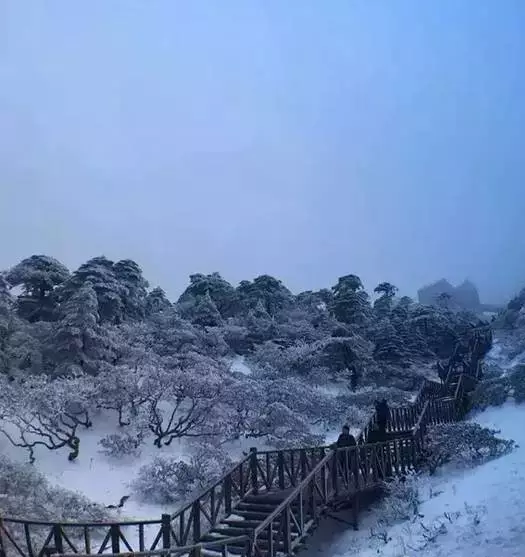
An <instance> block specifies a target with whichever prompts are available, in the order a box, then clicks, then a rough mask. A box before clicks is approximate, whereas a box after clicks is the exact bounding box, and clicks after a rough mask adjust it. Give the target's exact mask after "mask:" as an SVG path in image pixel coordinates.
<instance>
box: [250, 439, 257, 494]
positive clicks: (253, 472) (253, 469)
mask: <svg viewBox="0 0 525 557" xmlns="http://www.w3.org/2000/svg"><path fill="white" fill-rule="evenodd" d="M257 476H258V474H257V447H251V448H250V481H251V484H252V492H253V493H254V495H257V493H258V492H259V485H258V482H257Z"/></svg>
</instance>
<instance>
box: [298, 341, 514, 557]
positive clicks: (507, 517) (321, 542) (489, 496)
mask: <svg viewBox="0 0 525 557" xmlns="http://www.w3.org/2000/svg"><path fill="white" fill-rule="evenodd" d="M489 360H492V361H494V362H496V363H498V364H499V365H501V366H502V367H504V368H508V367H511V366H512V365H513V364H514V360H515V359H514V360H509V359H508V358H506V355H505V351H504V350H503V349H502V347H501V345H500V344H499V343H498V342H496V343H495V346H494V349H493V350H492V352H491V354H490V355H489ZM472 421H474V422H477V423H479V424H480V425H482V426H483V427H489V428H492V429H496V430H500V431H501V433H500V436H502V437H504V438H506V439H513V440H514V441H516V443H517V444H518V447H517V448H516V450H515V451H513V452H512V453H511V454H509V455H506V456H504V457H501V458H499V459H497V460H493V461H491V462H488V463H486V464H483V465H481V466H479V467H477V468H475V469H473V470H469V471H466V472H465V471H463V472H459V471H456V472H454V471H451V470H449V469H448V470H447V469H444V470H442V471H441V472H440V473H439V474H438V475H437V476H435V477H433V478H429V477H426V478H425V477H424V478H420V479H419V480H418V482H417V483H418V486H419V490H420V499H421V500H422V504H421V505H420V507H419V511H418V512H419V515H420V516H417V517H415V520H412V521H410V522H400V523H398V524H393V525H392V526H390V527H385V528H384V533H385V534H386V536H387V540H388V541H387V542H386V543H385V541H383V540H381V539H378V537H377V536H372V535H371V532H372V529H373V528H376V530H375V532H376V533H377V521H378V517H379V516H381V514H380V513H381V505H383V506H386V505H388V501H383V502H382V503H381V504H380V505H379V507H376V508H375V509H372V510H371V512H369V513H368V514H365V515H364V516H363V515H362V517H361V523H360V529H359V531H358V532H354V531H353V530H351V529H349V527H348V526H345V525H343V524H342V523H341V522H335V521H332V520H330V519H327V520H326V521H325V523H324V524H323V525H322V526H321V528H320V530H319V532H318V534H317V535H315V536H314V538H313V540H312V542H311V544H310V547H309V549H308V550H306V551H305V552H304V553H303V557H321V556H324V555H330V556H331V557H352V556H356V555H359V557H372V556H374V557H377V556H381V557H416V556H417V557H518V556H520V557H523V556H524V555H525V428H524V427H523V424H524V423H525V405H516V404H514V403H513V402H508V403H507V404H505V405H504V406H503V407H500V408H492V409H489V410H486V411H485V412H483V413H481V414H478V415H476V416H474V417H473V418H472ZM429 532H432V534H430V533H429ZM434 534H436V535H435V539H434V540H433V541H428V539H429V538H433V537H434Z"/></svg>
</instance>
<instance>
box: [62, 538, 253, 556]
mask: <svg viewBox="0 0 525 557" xmlns="http://www.w3.org/2000/svg"><path fill="white" fill-rule="evenodd" d="M240 542H246V545H247V546H248V543H249V542H250V537H249V536H248V535H244V536H235V537H231V538H221V539H220V540H216V541H210V542H199V543H196V544H193V545H185V546H184V547H171V548H169V549H168V548H166V549H155V550H153V551H133V552H131V551H127V552H123V553H111V555H112V557H154V556H158V555H160V556H166V557H167V556H169V555H185V554H189V555H192V552H193V554H195V550H199V549H200V550H202V549H212V548H214V547H217V546H220V547H221V548H222V547H225V546H226V548H227V547H228V545H233V544H238V543H240ZM55 557H93V553H58V554H55Z"/></svg>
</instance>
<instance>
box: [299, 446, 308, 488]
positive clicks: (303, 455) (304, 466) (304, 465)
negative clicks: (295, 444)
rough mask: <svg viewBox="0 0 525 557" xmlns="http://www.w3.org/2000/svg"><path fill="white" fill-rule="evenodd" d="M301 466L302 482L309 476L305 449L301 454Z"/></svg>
mask: <svg viewBox="0 0 525 557" xmlns="http://www.w3.org/2000/svg"><path fill="white" fill-rule="evenodd" d="M299 466H300V467H301V481H303V480H304V479H305V478H306V476H307V475H308V468H307V462H306V450H305V449H301V452H300V453H299Z"/></svg>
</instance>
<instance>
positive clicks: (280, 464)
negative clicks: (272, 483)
mask: <svg viewBox="0 0 525 557" xmlns="http://www.w3.org/2000/svg"><path fill="white" fill-rule="evenodd" d="M277 478H278V482H279V489H284V487H285V481H284V451H279V452H278V453H277Z"/></svg>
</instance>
